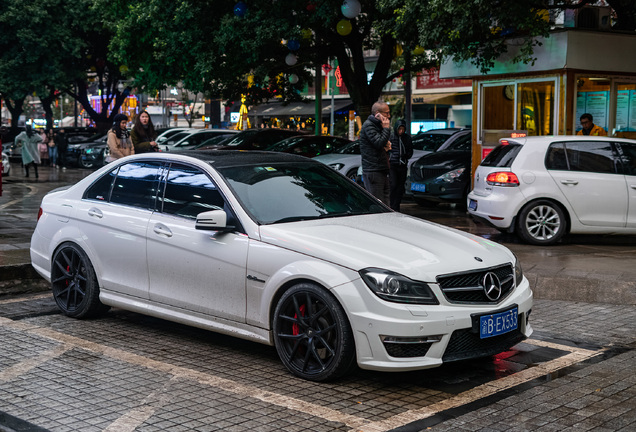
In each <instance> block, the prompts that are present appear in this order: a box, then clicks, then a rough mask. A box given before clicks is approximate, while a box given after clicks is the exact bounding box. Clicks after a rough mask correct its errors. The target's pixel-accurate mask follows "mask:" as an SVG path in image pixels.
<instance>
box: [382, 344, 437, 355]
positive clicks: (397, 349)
mask: <svg viewBox="0 0 636 432" xmlns="http://www.w3.org/2000/svg"><path fill="white" fill-rule="evenodd" d="M383 343H384V349H386V352H387V354H388V355H390V356H391V357H398V358H404V357H424V356H425V355H426V353H428V349H429V348H430V347H431V345H433V344H432V343H426V342H422V343H389V342H383Z"/></svg>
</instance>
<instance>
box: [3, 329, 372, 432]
mask: <svg viewBox="0 0 636 432" xmlns="http://www.w3.org/2000/svg"><path fill="white" fill-rule="evenodd" d="M0 325H3V326H6V327H14V328H19V329H21V330H22V331H26V332H28V333H31V334H35V335H38V336H40V337H45V338H47V339H52V340H55V341H58V342H61V343H62V344H65V345H69V346H71V347H76V348H81V349H85V350H88V351H92V352H95V353H98V354H102V355H105V356H108V357H110V358H113V359H116V360H120V361H124V362H127V363H129V364H133V365H137V366H140V367H143V368H149V369H153V370H157V371H161V372H164V373H167V374H170V375H173V376H174V377H176V378H184V379H190V380H193V381H196V382H198V383H199V384H202V385H208V386H211V387H215V388H218V389H221V390H223V391H227V392H229V393H234V394H237V395H240V396H245V397H251V398H255V399H258V400H261V401H263V402H266V403H270V404H273V405H277V406H280V407H283V408H286V409H290V410H295V411H299V412H302V413H305V414H309V415H312V416H315V417H319V418H322V419H325V420H328V421H333V422H338V423H343V424H345V425H346V426H347V427H349V428H359V427H361V426H363V425H364V424H366V423H368V421H369V420H367V419H364V418H361V417H357V416H353V415H350V414H344V413H342V412H340V411H337V410H334V409H330V408H327V407H324V406H320V405H316V404H314V403H311V402H306V401H303V400H300V399H296V398H292V397H289V396H284V395H281V394H277V393H273V392H270V391H267V390H262V389H259V388H257V387H253V386H248V385H243V384H240V383H238V382H236V381H232V380H229V379H225V378H220V377H217V376H213V375H210V374H208V373H205V372H198V371H195V370H193V369H188V368H184V367H181V366H175V365H172V364H169V363H164V362H160V361H157V360H153V359H151V358H149V357H144V356H140V355H138V354H133V353H131V352H128V351H124V350H121V349H118V348H112V347H108V346H106V345H102V344H98V343H95V342H91V341H88V340H85V339H81V338H78V337H76V336H71V335H67V334H64V333H60V332H58V331H56V330H53V329H49V328H46V327H36V326H29V325H22V324H21V323H18V322H15V321H12V320H10V319H7V318H0ZM147 412H148V410H147V409H146V408H145V407H139V408H138V409H137V410H131V411H130V412H129V413H128V414H126V415H124V417H126V416H128V417H129V418H126V419H122V424H123V422H124V421H128V420H129V419H141V418H143V415H144V413H147ZM150 414H152V413H150ZM126 424H129V423H126ZM113 430H114V429H113Z"/></svg>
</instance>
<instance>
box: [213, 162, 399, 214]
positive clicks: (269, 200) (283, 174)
mask: <svg viewBox="0 0 636 432" xmlns="http://www.w3.org/2000/svg"><path fill="white" fill-rule="evenodd" d="M219 172H220V173H221V175H223V176H224V177H225V179H226V180H227V182H228V184H229V185H230V187H231V188H232V189H233V190H234V193H235V195H236V197H237V198H238V199H239V201H240V202H241V203H242V205H243V207H244V208H245V210H246V211H247V212H248V213H249V214H250V215H251V216H252V217H253V218H254V220H256V221H257V222H258V223H260V224H272V223H283V222H294V221H301V220H310V219H320V218H326V217H341V216H351V215H361V214H372V213H384V212H390V211H391V210H389V209H388V208H387V207H385V206H383V205H382V204H381V203H380V202H379V201H378V200H376V199H375V198H373V197H372V196H371V195H369V194H367V193H366V192H365V191H364V190H363V189H362V188H360V187H359V186H357V185H356V184H354V183H353V182H352V181H351V180H349V179H347V178H346V177H344V176H342V175H340V174H338V173H337V172H336V171H334V170H333V169H331V168H329V167H327V166H326V165H322V164H318V163H305V162H296V163H289V162H286V163H284V164H282V163H275V164H267V165H247V166H236V167H226V168H220V169H219Z"/></svg>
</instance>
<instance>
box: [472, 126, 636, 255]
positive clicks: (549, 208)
mask: <svg viewBox="0 0 636 432" xmlns="http://www.w3.org/2000/svg"><path fill="white" fill-rule="evenodd" d="M500 142H501V144H500V145H499V146H497V147H496V148H495V149H494V150H493V151H492V152H491V153H489V154H488V156H486V158H484V160H483V161H482V162H481V164H480V165H479V167H477V170H476V171H475V184H474V188H473V191H472V192H471V193H470V194H469V195H468V211H469V213H470V214H471V215H472V216H474V217H476V218H478V219H480V220H482V221H485V222H486V223H488V224H490V225H492V226H495V227H497V228H498V229H500V230H502V231H508V232H515V233H516V234H517V235H519V236H520V237H521V238H522V239H524V240H525V241H526V242H528V243H531V244H537V245H551V244H554V243H556V242H558V241H559V240H560V239H561V238H562V237H563V236H564V235H565V234H566V233H568V232H569V233H579V234H585V233H587V234H636V141H633V140H628V139H622V138H608V137H597V136H589V137H587V136H580V135H578V136H577V135H574V136H545V137H530V138H514V139H512V138H508V139H502V140H500Z"/></svg>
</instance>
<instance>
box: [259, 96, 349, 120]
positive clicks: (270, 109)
mask: <svg viewBox="0 0 636 432" xmlns="http://www.w3.org/2000/svg"><path fill="white" fill-rule="evenodd" d="M333 105H334V112H338V111H344V110H347V111H348V110H349V109H353V102H351V99H334V104H333ZM315 112H316V103H315V101H309V102H292V103H290V104H288V105H283V104H282V103H281V102H270V103H265V104H262V105H257V106H253V107H252V108H251V109H250V110H249V113H248V115H249V116H251V117H256V116H259V117H279V116H302V117H309V116H313V115H315ZM330 114H331V99H323V100H322V116H323V117H326V116H329V115H330Z"/></svg>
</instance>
